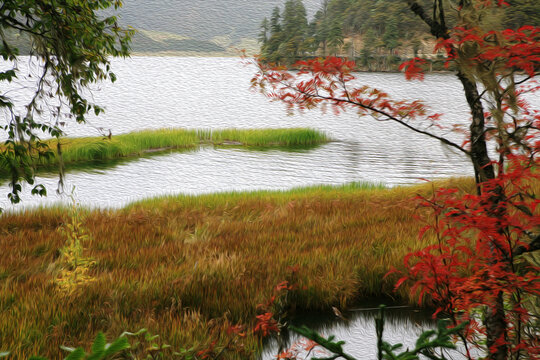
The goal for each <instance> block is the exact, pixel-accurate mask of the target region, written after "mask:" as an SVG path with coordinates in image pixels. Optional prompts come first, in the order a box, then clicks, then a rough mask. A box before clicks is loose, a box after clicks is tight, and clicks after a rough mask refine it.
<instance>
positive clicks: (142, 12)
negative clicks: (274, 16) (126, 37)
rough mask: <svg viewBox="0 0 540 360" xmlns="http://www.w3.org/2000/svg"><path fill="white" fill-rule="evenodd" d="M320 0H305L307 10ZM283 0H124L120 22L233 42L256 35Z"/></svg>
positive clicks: (139, 27) (316, 5)
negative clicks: (267, 17)
mask: <svg viewBox="0 0 540 360" xmlns="http://www.w3.org/2000/svg"><path fill="white" fill-rule="evenodd" d="M321 1H322V0H306V1H304V4H305V6H306V9H307V11H308V14H310V15H312V14H314V13H315V11H316V10H317V8H318V7H319V6H320V3H321ZM284 2H285V1H284V0H196V1H193V0H153V1H148V0H125V1H124V6H123V7H122V8H121V9H120V10H119V13H118V16H119V19H120V23H121V24H122V25H124V26H126V25H129V26H132V27H134V28H135V29H139V30H154V31H160V32H168V33H173V34H177V35H182V36H185V37H188V38H192V39H195V40H206V41H210V40H212V39H213V38H215V37H218V36H228V37H230V39H231V40H232V41H233V42H238V41H239V40H240V39H242V38H253V39H254V38H256V37H257V34H258V32H259V26H260V24H261V21H262V19H263V18H264V17H266V16H268V14H269V13H270V12H271V11H272V8H273V7H274V6H280V7H282V6H283V3H284Z"/></svg>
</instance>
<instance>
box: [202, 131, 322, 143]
mask: <svg viewBox="0 0 540 360" xmlns="http://www.w3.org/2000/svg"><path fill="white" fill-rule="evenodd" d="M197 135H198V136H199V138H200V139H201V141H206V142H210V143H212V144H215V145H224V144H225V145H227V144H230V145H245V146H272V145H279V146H301V145H313V144H320V143H324V142H327V141H328V140H329V139H328V137H327V136H326V135H325V134H324V133H322V132H320V131H317V130H312V129H304V128H292V129H245V130H244V129H223V130H198V131H197Z"/></svg>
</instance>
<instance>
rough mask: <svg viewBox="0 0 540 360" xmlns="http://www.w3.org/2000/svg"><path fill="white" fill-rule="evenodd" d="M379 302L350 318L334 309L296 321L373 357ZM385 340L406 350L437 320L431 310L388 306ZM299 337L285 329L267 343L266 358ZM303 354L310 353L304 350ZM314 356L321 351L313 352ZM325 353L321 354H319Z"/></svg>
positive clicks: (348, 348)
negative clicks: (339, 314) (338, 316)
mask: <svg viewBox="0 0 540 360" xmlns="http://www.w3.org/2000/svg"><path fill="white" fill-rule="evenodd" d="M375 304H377V303H376V302H371V301H370V302H367V303H364V304H362V306H361V307H359V308H358V309H355V310H352V311H350V312H348V313H346V314H345V317H346V319H347V321H344V320H339V319H337V318H336V316H335V315H334V314H332V312H331V311H329V312H327V313H316V314H311V316H310V315H304V316H301V317H299V318H297V319H295V321H293V325H295V326H301V325H306V326H308V327H310V328H311V329H314V330H316V331H317V332H318V333H319V334H321V335H323V336H324V337H326V338H328V337H329V336H330V335H334V336H335V337H336V341H339V340H343V341H345V345H344V347H343V348H344V350H345V352H346V353H347V354H350V355H352V356H355V357H356V358H357V359H359V360H362V359H366V360H367V359H369V360H373V359H376V358H377V336H376V331H375V316H376V315H377V314H378V307H377V306H376V305H375ZM384 319H385V324H384V333H383V340H384V341H386V342H388V343H390V344H398V343H401V344H403V350H405V349H407V347H410V348H413V347H414V343H415V341H416V339H417V337H418V335H420V334H421V333H422V332H423V331H425V330H429V329H433V328H434V327H435V321H434V320H432V319H431V313H430V312H428V311H426V310H419V309H415V308H412V307H401V306H397V307H389V308H387V309H386V310H385V316H384ZM298 341H299V336H298V335H296V334H290V333H285V334H284V337H283V338H282V339H281V340H280V341H277V340H272V341H270V342H269V343H268V344H266V346H265V349H264V352H263V355H262V359H263V360H270V359H273V358H275V356H276V354H278V353H279V349H280V344H279V342H281V346H282V348H284V349H286V348H288V347H290V346H291V345H293V344H294V343H295V342H298ZM303 355H306V353H304V354H303ZM310 355H311V356H317V354H314V353H311V354H310ZM318 355H319V356H321V354H318Z"/></svg>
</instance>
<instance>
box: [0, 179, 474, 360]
mask: <svg viewBox="0 0 540 360" xmlns="http://www.w3.org/2000/svg"><path fill="white" fill-rule="evenodd" d="M448 184H453V185H455V186H458V187H460V188H462V189H465V190H466V191H471V190H472V188H473V183H472V181H471V180H467V179H458V180H447V181H443V182H440V183H437V184H436V186H438V185H448ZM432 188H433V185H431V184H425V185H417V186H409V187H398V188H394V189H381V188H380V187H376V186H375V187H373V186H366V185H365V184H363V185H362V184H357V185H346V186H342V187H335V188H332V187H314V188H306V189H296V190H292V191H287V192H265V191H260V192H254V193H229V194H212V195H202V196H178V197H167V198H162V199H152V200H147V201H144V202H141V203H137V204H133V205H130V206H128V207H126V208H124V209H121V210H114V211H112V210H111V211H104V210H100V211H90V210H84V209H82V210H78V214H77V215H76V216H75V217H74V218H71V220H70V216H69V215H68V213H69V212H68V211H67V209H60V208H54V209H45V210H32V211H27V212H24V213H9V212H7V213H4V214H2V215H0V249H2V255H1V256H0V314H1V316H0V329H1V330H0V351H6V350H11V351H12V357H11V358H13V359H24V358H28V357H29V356H30V355H37V354H40V355H43V356H48V357H49V358H51V359H57V358H61V357H62V356H65V354H66V353H65V352H63V351H62V350H60V349H59V346H60V345H67V346H78V345H82V346H85V347H86V348H88V347H89V344H90V342H91V340H93V338H94V337H95V336H96V334H97V332H98V331H103V332H105V333H106V334H107V338H108V339H109V340H111V339H112V338H115V337H117V336H119V335H120V334H121V333H122V332H123V331H126V330H128V331H136V330H138V329H140V328H147V329H149V330H150V331H151V332H152V333H154V334H159V335H160V339H162V341H164V342H165V343H167V344H170V345H172V347H173V348H176V349H179V348H182V347H185V348H189V347H191V346H192V345H194V346H195V347H196V348H204V347H205V346H207V344H208V342H209V341H211V339H215V340H217V345H216V346H217V347H218V348H219V346H223V345H224V344H226V343H227V342H228V335H227V333H226V331H225V329H226V328H228V327H229V326H230V325H231V324H237V323H244V324H248V325H249V326H252V325H253V320H254V316H255V314H256V306H257V304H259V303H263V302H265V301H266V299H268V298H269V296H271V294H272V291H273V288H274V287H275V285H276V284H278V283H279V282H281V281H282V280H284V279H285V278H286V277H287V276H288V274H289V270H288V267H289V266H293V265H298V266H299V271H298V275H297V276H298V284H299V289H298V290H297V293H296V295H295V298H294V299H295V300H294V302H295V303H294V304H293V305H294V306H295V307H296V308H299V309H302V310H325V311H328V310H329V308H330V307H331V306H336V307H338V308H340V309H346V308H347V307H348V306H351V305H354V304H356V303H359V302H361V300H362V299H365V298H369V297H373V296H384V295H390V296H392V297H394V299H395V300H396V301H397V302H401V303H410V302H412V301H413V299H412V296H409V294H407V292H406V290H402V292H400V293H394V292H393V282H394V281H395V279H396V277H392V276H390V277H387V278H384V275H385V274H386V273H387V271H388V270H389V269H390V268H391V267H392V266H395V267H398V268H399V267H400V266H401V261H402V258H403V256H404V255H405V254H406V253H407V252H410V251H411V250H413V249H417V248H420V247H423V246H425V245H426V241H427V240H422V241H420V240H419V239H418V235H417V234H418V230H419V228H420V227H421V226H422V224H423V223H422V221H420V220H418V219H417V218H416V217H415V214H418V210H417V209H416V206H415V202H414V201H411V198H413V197H414V196H415V195H416V194H418V193H423V194H427V193H429V192H430V191H431V190H432ZM79 218H81V219H82V220H80V222H79V221H78V220H77V219H79ZM73 219H75V220H77V221H73ZM70 223H71V224H72V226H73V227H74V228H73V229H72V233H73V232H75V237H76V236H78V235H77V233H78V234H79V235H80V234H81V233H84V231H82V230H81V229H86V233H87V234H88V235H90V236H89V238H88V239H85V240H84V241H83V243H82V245H83V247H84V251H83V254H84V258H85V259H91V260H92V261H93V263H90V265H88V269H87V270H88V271H87V272H86V276H87V278H86V280H84V279H85V278H84V277H81V278H80V279H83V281H80V282H81V284H79V285H73V286H72V287H71V288H70V291H66V290H61V289H60V288H59V285H58V277H59V275H58V274H59V271H60V269H62V261H63V260H62V259H65V258H64V257H63V255H62V256H60V249H62V248H63V247H64V246H66V241H67V240H66V239H67V237H68V235H67V234H66V232H65V231H64V232H61V231H59V229H60V228H64V229H67V227H66V226H67V224H70ZM64 261H65V260H64ZM64 267H65V266H64ZM83 267H84V266H83ZM68 270H69V269H68ZM80 279H79V280H80ZM243 341H244V344H245V347H246V352H247V354H252V352H253V351H256V350H257V349H259V348H260V340H259V339H257V338H255V337H253V336H251V335H249V334H248V336H247V338H246V339H244V340H243ZM250 356H251V355H246V354H244V355H241V354H240V355H239V354H233V353H230V352H227V353H224V354H223V358H245V357H250Z"/></svg>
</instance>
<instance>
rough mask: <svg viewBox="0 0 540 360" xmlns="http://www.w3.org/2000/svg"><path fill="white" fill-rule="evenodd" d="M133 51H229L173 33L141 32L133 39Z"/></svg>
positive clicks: (213, 44) (211, 43) (210, 43)
mask: <svg viewBox="0 0 540 360" xmlns="http://www.w3.org/2000/svg"><path fill="white" fill-rule="evenodd" d="M131 48H132V51H133V52H135V53H148V52H150V53H153V52H164V51H174V52H182V51H197V52H224V51H226V50H227V49H226V48H225V47H223V46H219V45H217V44H215V43H214V42H210V41H206V40H195V39H191V38H188V37H185V36H181V35H176V34H172V33H164V32H156V31H150V30H139V31H137V33H136V34H135V36H134V37H133V41H132V45H131Z"/></svg>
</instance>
